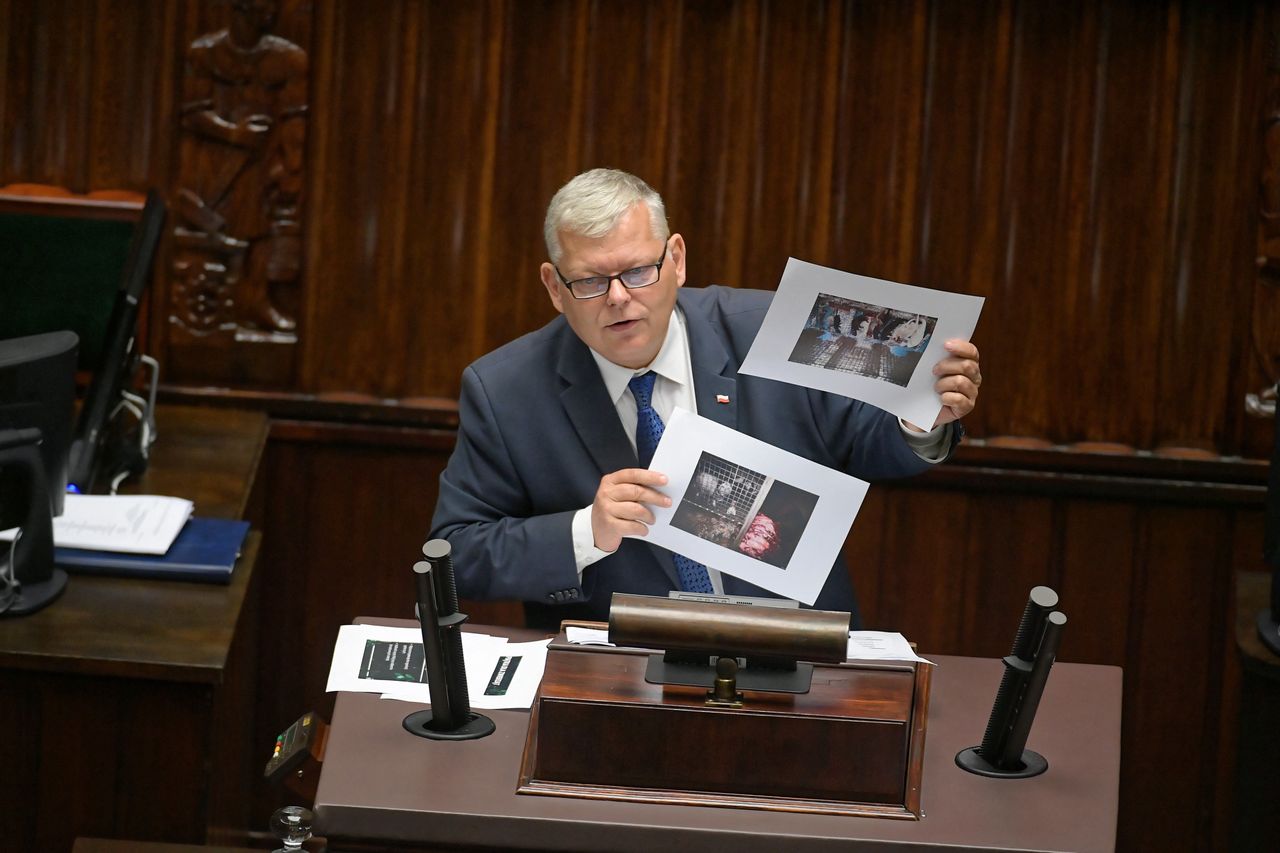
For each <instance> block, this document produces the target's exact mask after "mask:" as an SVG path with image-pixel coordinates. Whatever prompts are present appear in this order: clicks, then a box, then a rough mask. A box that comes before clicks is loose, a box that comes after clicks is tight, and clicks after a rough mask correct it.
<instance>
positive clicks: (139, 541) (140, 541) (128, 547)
mask: <svg viewBox="0 0 1280 853" xmlns="http://www.w3.org/2000/svg"><path fill="white" fill-rule="evenodd" d="M192 508H193V505H192V503H191V501H189V500H186V499H185V498H171V497H164V496H160V495H67V496H66V501H65V503H64V504H63V510H62V515H60V516H58V517H57V518H55V519H54V520H53V544H54V545H56V546H57V547H59V548H88V549H90V550H93V551H119V552H123V553H127V554H163V553H165V552H166V551H168V550H169V546H170V545H172V544H173V540H174V539H176V538H177V536H178V532H179V531H180V530H182V525H184V524H186V523H187V519H188V518H190V517H191V510H192ZM16 533H17V528H14V529H12V530H4V531H0V539H3V540H6V541H12V540H13V537H14V535H15V534H16Z"/></svg>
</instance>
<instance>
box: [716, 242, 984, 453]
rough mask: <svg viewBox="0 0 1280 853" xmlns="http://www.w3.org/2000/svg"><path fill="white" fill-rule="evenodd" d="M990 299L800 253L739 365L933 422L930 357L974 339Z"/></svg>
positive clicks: (935, 400)
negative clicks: (856, 270)
mask: <svg viewBox="0 0 1280 853" xmlns="http://www.w3.org/2000/svg"><path fill="white" fill-rule="evenodd" d="M982 304H983V299H982V297H980V296H967V295H964V294H959V293H948V292H946V291H941V290H929V289H927V288H923V287H914V286H912V285H909V284H898V283H896V282H892V281H884V280H882V279H878V278H868V277H867V276H862V275H855V274H853V273H847V272H841V271H840V270H834V269H830V268H829V267H822V266H818V265H817V264H811V263H806V262H805V261H800V260H797V259H795V258H790V259H789V260H788V261H787V267H786V269H785V270H784V271H783V273H782V278H781V280H779V282H778V290H777V296H775V297H774V300H773V304H772V305H771V306H770V307H769V313H768V314H767V315H766V316H765V319H764V324H763V325H762V326H761V327H760V331H759V333H758V334H757V335H756V339H755V341H754V342H753V343H752V345H751V350H750V351H749V352H748V353H747V357H746V359H745V360H744V361H743V363H742V366H741V367H740V368H739V369H738V372H739V373H747V374H751V375H753V376H764V377H767V378H769V379H778V380H780V381H783V382H791V383H793V384H795V385H803V386H805V387H807V388H817V389H819V390H822V391H830V392H832V393H834V394H840V395H843V396H845V397H853V398H854V399H857V400H863V401H865V402H867V403H870V404H872V405H873V406H878V407H879V408H881V409H884V410H885V411H887V412H892V413H893V414H895V415H897V416H898V417H900V418H903V419H904V420H907V421H910V422H911V423H913V424H915V425H917V426H919V427H921V428H922V429H928V428H929V427H931V426H932V425H933V422H934V420H936V419H937V417H938V412H939V411H941V410H942V401H941V400H940V398H939V397H938V395H937V392H935V391H934V390H933V384H934V382H935V381H936V377H935V376H934V375H933V366H934V365H935V364H937V363H938V362H939V361H940V360H942V359H943V358H945V357H947V351H946V349H945V348H944V346H943V344H944V343H945V342H946V341H947V340H949V339H951V338H961V339H963V340H969V339H970V337H971V336H972V335H973V330H974V328H975V327H976V326H977V325H978V315H979V314H980V313H981V312H982Z"/></svg>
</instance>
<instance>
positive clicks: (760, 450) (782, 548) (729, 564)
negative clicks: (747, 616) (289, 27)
mask: <svg viewBox="0 0 1280 853" xmlns="http://www.w3.org/2000/svg"><path fill="white" fill-rule="evenodd" d="M650 468H652V469H653V470H655V471H661V472H662V473H664V474H666V475H667V477H668V478H669V479H668V483H667V485H666V486H665V487H664V488H662V489H660V490H659V491H661V492H663V493H664V494H666V495H667V496H668V497H669V498H671V502H672V505H671V506H670V507H665V508H664V507H656V506H655V507H652V509H653V513H654V516H655V519H656V521H655V523H654V524H653V525H651V526H650V528H649V533H648V534H647V535H646V536H644V537H637V538H644V539H647V540H648V541H650V542H653V543H655V544H657V545H661V546H662V547H664V548H667V549H668V550H670V551H673V552H675V553H677V554H683V555H684V556H686V557H688V558H690V559H692V560H697V561H698V562H700V563H703V564H704V565H706V566H709V567H711V568H713V569H716V570H718V571H721V572H724V573H725V574H730V575H734V576H735V577H739V578H742V579H743V580H745V581H748V582H749V583H753V584H755V585H757V586H760V587H763V588H764V589H767V590H769V591H771V592H776V593H778V594H779V595H783V596H786V597H788V598H794V599H796V600H797V601H803V602H804V603H805V604H812V603H813V602H814V600H815V599H816V598H817V597H818V593H819V592H821V591H822V585H823V584H824V583H825V582H826V580H827V575H828V574H830V572H831V567H832V564H833V563H834V561H835V558H836V554H837V553H838V552H839V551H840V548H841V547H842V546H843V545H844V540H845V536H846V535H847V534H848V532H849V527H850V526H851V525H852V524H853V519H854V517H855V516H856V515H857V514H858V509H859V508H860V507H861V506H862V500H863V498H864V497H865V496H866V493H867V483H866V482H864V481H862V480H859V479H857V478H855V477H850V476H849V475H847V474H844V473H842V472H840V471H836V470H833V469H831V468H827V467H824V466H822V465H819V464H817V463H816V462H811V461H809V460H808V459H804V458H803V457H800V456H797V455H795V454H793V453H788V452H787V451H785V450H780V449H779V448H777V447H774V446H773V445H771V444H766V443H765V442H763V441H760V440H758V439H755V438H751V437H750V436H747V435H743V434H742V433H740V432H738V431H736V430H733V429H730V428H728V427H725V426H721V425H720V424H717V423H715V422H714V421H710V420H707V419H706V418H702V417H699V416H698V415H695V414H693V413H692V412H689V411H686V410H684V409H679V408H678V409H676V410H675V411H674V412H673V413H672V416H671V419H670V422H669V423H668V424H667V428H666V431H665V432H664V433H663V435H662V440H661V441H660V442H659V443H658V449H657V450H656V451H655V453H654V456H653V462H652V464H651V465H650Z"/></svg>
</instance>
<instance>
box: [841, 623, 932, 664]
mask: <svg viewBox="0 0 1280 853" xmlns="http://www.w3.org/2000/svg"><path fill="white" fill-rule="evenodd" d="M848 658H849V660H900V661H918V662H920V663H927V664H929V665H930V666H933V662H932V661H927V660H925V659H924V658H922V657H920V656H919V655H917V654H916V653H915V652H913V651H912V650H911V644H910V643H908V642H907V638H906V637H904V636H902V635H901V634H899V633H896V632H894V631H850V632H849V651H848Z"/></svg>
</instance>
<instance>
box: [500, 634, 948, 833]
mask: <svg viewBox="0 0 1280 853" xmlns="http://www.w3.org/2000/svg"><path fill="white" fill-rule="evenodd" d="M648 655H649V652H645V651H641V650H636V649H601V648H598V647H588V646H568V645H563V644H553V645H552V646H551V649H550V650H549V652H548V656H547V667H546V673H545V675H544V676H543V680H542V687H541V691H540V693H539V696H538V699H537V700H536V701H535V703H534V709H533V715H532V718H531V719H530V724H529V733H528V738H527V740H526V744H525V753H524V757H523V761H522V766H521V778H520V787H519V791H520V793H525V794H552V795H561V796H577V797H586V798H592V799H617V800H633V801H640V802H659V803H685V804H689V805H720V806H734V807H741V808H762V809H774V810H781V811H796V812H817V813H830V814H855V815H864V816H880V817H897V818H905V819H918V818H919V816H920V772H921V766H922V757H923V744H924V728H925V727H924V721H925V718H926V714H927V703H928V688H929V671H930V667H928V666H920V667H918V668H916V667H913V666H911V665H909V664H903V665H892V666H857V665H850V664H842V665H832V666H822V665H818V666H816V667H815V668H814V676H813V684H812V687H811V689H810V690H809V692H808V693H800V694H789V693H764V692H757V691H750V690H748V691H743V692H744V696H745V701H744V704H743V706H742V707H741V708H725V707H710V706H708V705H707V704H706V702H705V699H706V692H707V691H706V690H705V689H702V688H696V687H682V686H672V685H658V684H650V683H648V682H646V681H645V680H644V673H645V666H646V663H647V660H648Z"/></svg>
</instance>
